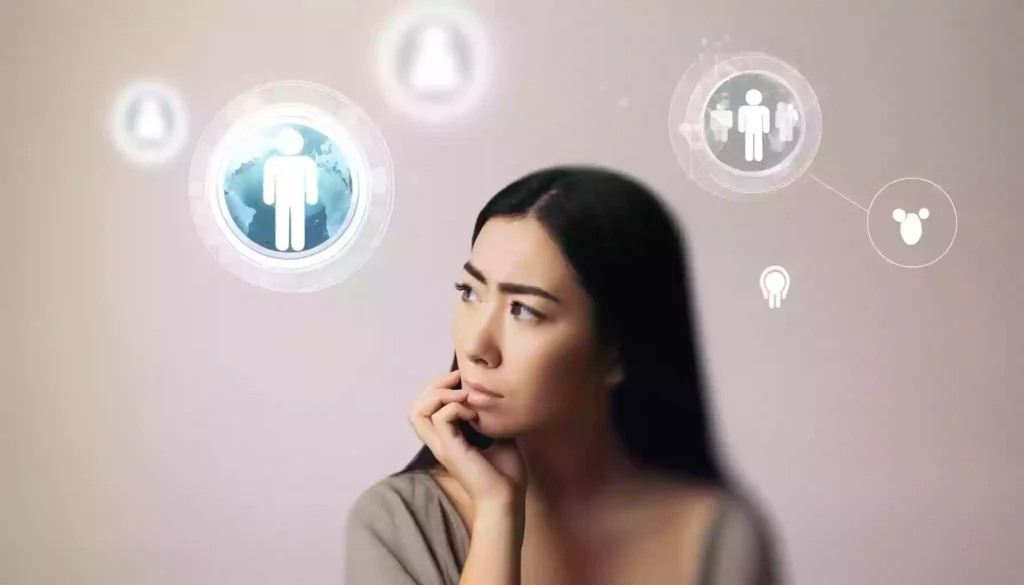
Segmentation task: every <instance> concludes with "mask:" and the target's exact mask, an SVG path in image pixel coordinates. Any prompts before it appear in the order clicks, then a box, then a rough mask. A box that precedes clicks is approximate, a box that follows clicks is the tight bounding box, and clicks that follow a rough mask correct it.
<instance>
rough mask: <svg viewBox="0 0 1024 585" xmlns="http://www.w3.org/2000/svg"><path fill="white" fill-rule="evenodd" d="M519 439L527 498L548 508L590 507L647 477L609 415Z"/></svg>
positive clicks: (522, 436) (526, 434)
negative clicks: (527, 479)
mask: <svg viewBox="0 0 1024 585" xmlns="http://www.w3.org/2000/svg"><path fill="white" fill-rule="evenodd" d="M517 443H518V446H519V449H520V452H521V453H522V455H523V460H524V461H525V463H526V469H527V477H528V478H529V482H528V488H527V490H528V491H527V498H528V499H530V500H532V501H533V502H534V503H535V504H536V505H540V506H542V507H544V508H554V509H561V510H567V509H572V508H578V507H584V508H586V507H589V506H592V505H594V504H596V503H598V501H599V500H604V499H607V498H614V497H615V496H618V495H621V494H622V493H624V492H625V491H626V490H627V489H628V488H630V487H634V486H635V485H636V484H637V483H638V480H642V479H644V475H643V472H642V471H641V470H640V469H639V468H637V466H636V465H635V464H634V463H633V462H632V461H631V460H630V459H629V457H628V456H627V454H626V451H625V449H624V446H623V445H622V444H621V443H620V442H619V441H618V439H617V438H616V437H615V435H614V433H613V431H612V429H611V427H610V425H609V424H607V423H606V422H605V421H603V420H595V419H590V420H587V419H584V418H580V419H577V420H574V421H570V422H568V423H563V424H560V425H558V426H556V427H553V428H550V429H538V430H536V431H533V432H530V433H525V434H523V435H520V436H519V438H518V439H517Z"/></svg>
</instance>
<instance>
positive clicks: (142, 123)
mask: <svg viewBox="0 0 1024 585" xmlns="http://www.w3.org/2000/svg"><path fill="white" fill-rule="evenodd" d="M167 125H168V124H167V118H165V117H164V113H163V111H162V109H161V107H160V103H159V102H157V101H156V100H155V99H153V98H147V99H145V100H143V101H142V103H140V104H138V109H137V114H136V116H135V124H134V126H133V128H132V134H133V135H134V136H135V138H137V139H139V140H140V141H142V142H157V141H160V140H163V139H164V138H165V137H166V136H167V132H168V130H167Z"/></svg>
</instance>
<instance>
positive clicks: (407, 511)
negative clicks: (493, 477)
mask: <svg viewBox="0 0 1024 585" xmlns="http://www.w3.org/2000/svg"><path fill="white" fill-rule="evenodd" d="M345 549H346V550H345V585H458V583H459V577H460V575H461V572H462V567H463V565H464V564H465V562H466V556H467V555H468V554H469V533H468V530H467V529H466V526H465V524H464V523H463V521H462V517H461V516H460V515H459V513H458V511H457V510H456V509H455V505H454V504H453V503H452V502H451V500H450V499H449V498H448V495H447V494H445V492H444V491H443V490H442V489H441V486H440V485H438V484H437V482H436V481H435V480H434V478H432V477H431V476H430V475H429V474H428V473H427V472H425V471H411V472H405V473H401V474H399V475H393V476H389V477H387V478H385V479H382V480H380V481H378V482H377V483H375V484H373V485H372V486H370V487H369V488H368V489H367V490H366V491H364V492H363V493H362V494H361V495H360V496H359V497H358V498H357V499H356V501H355V503H354V504H353V506H352V508H351V510H350V511H349V515H348V521H347V524H346V536H345ZM770 569H771V567H770V566H769V564H768V557H767V555H766V554H765V548H764V543H763V536H762V532H761V530H760V529H759V526H758V525H757V522H756V521H755V520H754V518H753V516H752V515H751V514H750V513H749V512H748V511H747V508H746V507H745V506H743V505H742V504H741V503H740V502H739V501H738V500H737V499H736V498H734V497H732V496H724V497H722V498H721V499H720V505H719V506H718V510H717V512H716V516H715V518H714V520H713V522H712V525H711V528H710V530H708V532H707V535H706V536H705V542H704V546H703V550H702V560H701V568H700V573H699V578H698V580H697V584H699V585H774V583H775V580H774V578H773V577H772V575H771V570H770ZM697 584H695V585H697Z"/></svg>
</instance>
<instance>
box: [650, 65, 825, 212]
mask: <svg viewBox="0 0 1024 585" xmlns="http://www.w3.org/2000/svg"><path fill="white" fill-rule="evenodd" d="M711 57H714V60H713V61H712V60H711ZM669 136H670V140H671V143H672V149H673V151H674V152H675V155H676V158H677V160H678V161H679V163H680V164H681V165H682V167H683V169H684V170H685V171H686V173H687V174H688V175H689V176H690V178H691V179H693V181H694V182H696V183H697V184H698V185H700V186H701V187H703V188H704V189H705V190H707V191H710V192H711V193H713V194H715V195H719V196H722V197H725V198H728V199H750V198H751V197H750V196H751V195H757V194H763V193H768V192H771V191H776V190H778V189H781V188H782V187H785V186H786V185H788V184H790V183H792V182H793V181H795V180H796V179H797V178H799V177H800V176H801V175H802V174H803V173H804V172H805V171H806V170H807V168H808V167H809V166H810V164H811V161H812V160H813V159H814V155H815V154H816V153H817V151H818V145H819V144H820V142H821V109H820V108H819V106H818V99H817V97H816V96H815V95H814V91H813V90H812V89H811V86H810V84H808V83H807V81H806V80H805V79H804V78H803V76H802V75H800V73H799V72H797V71H796V69H794V68H793V67H791V66H790V65H788V64H786V63H784V62H782V61H780V60H779V59H776V58H774V57H770V56H768V55H764V54H760V53H743V54H739V55H734V56H730V57H727V58H725V59H724V60H723V59H721V58H720V57H719V56H717V55H711V56H709V55H702V56H701V58H700V59H699V60H698V62H697V63H695V64H694V65H692V66H691V67H690V68H689V69H688V70H687V71H686V72H685V73H684V74H683V77H682V78H681V79H680V80H679V83H678V85H677V86H676V89H675V92H674V93H673V96H672V102H671V105H670V107H669Z"/></svg>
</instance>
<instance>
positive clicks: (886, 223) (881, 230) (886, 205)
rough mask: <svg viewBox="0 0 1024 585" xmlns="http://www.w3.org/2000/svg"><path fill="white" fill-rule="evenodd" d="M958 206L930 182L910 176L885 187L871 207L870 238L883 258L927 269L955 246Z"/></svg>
mask: <svg viewBox="0 0 1024 585" xmlns="http://www.w3.org/2000/svg"><path fill="white" fill-rule="evenodd" d="M957 223H958V222H957V215H956V206H955V205H953V199H952V198H951V197H950V196H949V194H948V193H946V191H945V190H944V189H943V188H942V187H940V186H938V185H937V184H935V183H933V182H932V181H929V180H928V179H921V178H917V177H906V178H903V179H896V180H895V181H892V182H891V183H889V184H888V185H885V186H884V187H882V188H881V189H880V190H879V191H878V193H877V194H875V196H874V198H872V199H871V203H870V204H869V205H868V221H867V227H868V239H869V240H870V241H871V246H872V247H874V249H875V251H876V252H878V254H879V256H881V257H882V258H884V259H885V260H886V261H888V262H889V263H891V264H894V265H896V266H899V267H900V268H924V267H925V266H930V265H932V264H934V263H936V262H938V261H939V260H940V259H941V258H942V257H943V256H945V255H946V252H949V249H950V248H952V247H953V240H955V239H956V231H957Z"/></svg>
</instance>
